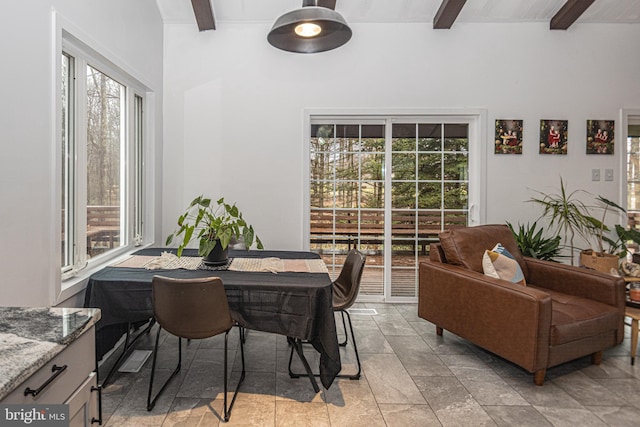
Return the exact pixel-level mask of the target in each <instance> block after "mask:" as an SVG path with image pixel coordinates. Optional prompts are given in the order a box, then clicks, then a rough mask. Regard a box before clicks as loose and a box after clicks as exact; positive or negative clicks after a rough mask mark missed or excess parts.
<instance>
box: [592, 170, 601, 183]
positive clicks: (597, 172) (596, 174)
mask: <svg viewBox="0 0 640 427" xmlns="http://www.w3.org/2000/svg"><path fill="white" fill-rule="evenodd" d="M591 181H600V169H591Z"/></svg>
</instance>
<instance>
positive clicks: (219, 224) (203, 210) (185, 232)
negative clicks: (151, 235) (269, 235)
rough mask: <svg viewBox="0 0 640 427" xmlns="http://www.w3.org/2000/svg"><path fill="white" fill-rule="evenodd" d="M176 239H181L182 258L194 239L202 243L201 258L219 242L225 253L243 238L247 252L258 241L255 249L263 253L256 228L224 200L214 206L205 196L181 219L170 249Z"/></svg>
mask: <svg viewBox="0 0 640 427" xmlns="http://www.w3.org/2000/svg"><path fill="white" fill-rule="evenodd" d="M174 237H181V238H182V240H181V242H180V245H179V246H178V254H177V255H178V256H182V251H183V249H184V248H185V247H187V245H188V244H189V243H190V242H191V241H192V240H195V239H197V240H199V242H200V246H199V248H198V255H199V256H203V257H206V256H207V255H209V253H210V252H211V251H212V250H213V248H214V247H215V245H216V241H217V240H219V241H220V245H221V246H222V249H226V248H227V247H228V246H229V242H231V239H232V238H240V237H242V238H243V239H244V243H245V245H246V246H247V248H250V247H251V246H252V245H253V243H254V240H255V243H256V247H257V248H258V249H264V247H263V245H262V242H261V241H260V238H259V237H258V236H257V235H256V234H255V232H254V230H253V226H251V225H250V224H247V222H246V221H245V220H244V218H242V213H241V212H240V211H239V210H238V207H237V206H236V205H235V204H233V205H230V204H228V203H225V201H224V197H223V198H220V199H219V200H218V201H216V202H215V204H212V203H211V199H210V198H207V197H204V196H198V197H196V198H195V199H193V201H192V202H191V204H189V206H188V207H187V209H186V211H185V213H183V214H182V215H180V217H179V218H178V228H177V229H176V230H175V231H174V232H173V233H171V234H170V235H169V236H168V237H167V241H166V244H167V246H169V245H171V242H172V241H173V239H174Z"/></svg>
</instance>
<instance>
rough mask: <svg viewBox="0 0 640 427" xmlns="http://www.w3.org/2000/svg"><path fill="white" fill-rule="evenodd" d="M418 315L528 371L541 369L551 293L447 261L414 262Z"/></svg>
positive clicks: (546, 350) (546, 344)
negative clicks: (417, 274)
mask: <svg viewBox="0 0 640 427" xmlns="http://www.w3.org/2000/svg"><path fill="white" fill-rule="evenodd" d="M419 274H420V276H419V297H418V315H419V316H420V317H422V318H423V319H426V320H428V321H430V322H432V323H434V324H435V325H436V326H438V327H441V328H443V329H446V330H448V331H451V332H453V333H455V334H456V335H459V336H460V337H462V338H465V339H467V340H469V341H471V342H473V343H474V344H477V345H479V346H480V347H483V348H485V349H487V350H489V351H491V352H493V353H496V354H498V355H500V356H501V357H504V358H505V359H507V360H510V361H512V362H514V363H516V364H518V365H520V366H522V367H523V368H525V369H527V370H529V371H530V372H535V371H537V370H539V369H544V368H545V367H546V364H547V360H548V349H549V334H550V330H551V297H550V296H549V295H548V294H547V293H545V292H544V291H541V290H539V289H534V288H527V287H526V286H521V285H517V284H513V283H511V282H508V281H504V280H500V279H494V278H492V277H489V276H485V275H483V274H481V273H478V272H475V271H471V270H468V269H466V268H462V267H457V266H453V265H450V264H445V263H440V262H432V261H423V262H421V263H420V273H419Z"/></svg>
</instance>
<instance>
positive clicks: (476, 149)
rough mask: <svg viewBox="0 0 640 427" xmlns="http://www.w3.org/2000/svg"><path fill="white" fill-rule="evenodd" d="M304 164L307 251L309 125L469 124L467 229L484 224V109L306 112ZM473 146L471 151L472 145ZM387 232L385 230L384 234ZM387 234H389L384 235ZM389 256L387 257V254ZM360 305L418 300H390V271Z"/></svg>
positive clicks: (306, 239) (306, 242) (387, 159)
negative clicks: (377, 292)
mask: <svg viewBox="0 0 640 427" xmlns="http://www.w3.org/2000/svg"><path fill="white" fill-rule="evenodd" d="M303 118H304V123H303V135H302V140H303V141H304V147H303V149H304V156H303V158H304V163H303V168H302V173H303V175H302V182H305V183H306V185H304V186H303V197H302V199H303V208H302V209H303V212H302V218H303V222H302V226H303V230H302V236H303V247H304V249H305V250H309V249H310V245H309V239H310V226H309V224H310V211H309V206H310V203H311V195H310V189H309V185H308V183H309V176H310V168H311V163H310V159H309V150H310V140H311V133H310V132H311V123H312V121H317V120H327V121H331V122H332V123H335V122H340V121H343V122H344V121H345V120H346V121H352V120H357V121H359V122H365V121H366V122H369V121H371V120H380V119H385V120H387V121H388V122H389V123H391V122H394V121H395V122H403V121H404V120H409V121H416V120H418V121H421V122H422V121H423V120H425V119H427V120H429V121H434V122H444V123H468V124H469V145H470V146H469V199H468V202H469V225H470V226H472V225H479V224H484V223H485V222H486V183H487V178H486V164H487V150H488V148H487V129H488V128H487V112H486V110H484V109H426V110H422V109H419V110H400V111H398V110H326V109H306V110H304V113H303ZM385 129H386V130H385V132H387V137H388V136H390V132H391V126H388V125H387V126H386V128H385ZM472 144H473V149H472V147H471V145H472ZM385 162H386V169H387V170H390V166H391V165H390V162H391V156H390V147H388V148H387V151H386V156H385ZM390 194H391V192H389V191H386V192H385V210H386V209H389V208H388V207H389V206H390V200H387V198H388V197H390ZM388 231H390V230H385V233H387V232H388ZM387 234H388V233H387ZM390 250H391V248H390V246H389V245H385V259H391V258H390V255H391V253H390ZM387 252H389V253H387ZM358 301H360V302H381V301H384V302H398V303H402V302H416V301H417V297H393V296H391V269H387V271H386V272H385V279H384V295H383V296H366V297H359V298H358Z"/></svg>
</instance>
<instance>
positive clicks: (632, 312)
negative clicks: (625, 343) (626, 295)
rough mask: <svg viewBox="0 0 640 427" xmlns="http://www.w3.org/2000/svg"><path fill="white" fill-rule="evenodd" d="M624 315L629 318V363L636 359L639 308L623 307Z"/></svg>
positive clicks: (639, 317) (639, 318)
mask: <svg viewBox="0 0 640 427" xmlns="http://www.w3.org/2000/svg"><path fill="white" fill-rule="evenodd" d="M624 315H625V316H627V317H630V318H631V364H632V365H633V364H634V362H635V359H636V350H637V348H638V321H639V320H640V308H634V307H629V306H627V307H625V310H624Z"/></svg>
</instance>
